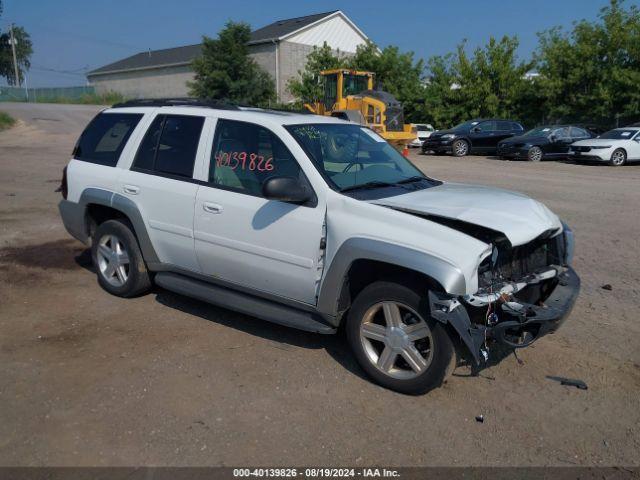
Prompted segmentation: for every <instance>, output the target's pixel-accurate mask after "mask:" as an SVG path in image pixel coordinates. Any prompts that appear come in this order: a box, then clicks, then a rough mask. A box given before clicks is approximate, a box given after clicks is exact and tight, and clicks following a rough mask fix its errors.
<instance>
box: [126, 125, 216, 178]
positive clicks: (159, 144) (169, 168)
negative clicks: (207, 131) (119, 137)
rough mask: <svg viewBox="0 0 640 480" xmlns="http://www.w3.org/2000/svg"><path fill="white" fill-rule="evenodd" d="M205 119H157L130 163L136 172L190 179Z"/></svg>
mask: <svg viewBox="0 0 640 480" xmlns="http://www.w3.org/2000/svg"><path fill="white" fill-rule="evenodd" d="M203 125H204V117H194V116H186V115H159V116H158V117H156V119H155V120H154V121H153V123H152V124H151V126H150V127H149V130H147V134H146V135H145V137H144V139H143V140H142V143H141V144H140V147H139V148H138V153H137V154H136V158H135V160H134V162H133V167H134V168H135V169H137V170H144V171H150V172H157V173H163V174H167V175H171V176H177V177H185V178H191V177H192V176H193V165H194V164H195V161H196V153H197V151H198V143H199V142H200V133H201V132H202V126H203Z"/></svg>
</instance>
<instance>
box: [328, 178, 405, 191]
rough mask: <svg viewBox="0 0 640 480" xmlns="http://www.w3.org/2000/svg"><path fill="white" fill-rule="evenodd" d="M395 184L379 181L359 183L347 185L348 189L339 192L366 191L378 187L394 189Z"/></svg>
mask: <svg viewBox="0 0 640 480" xmlns="http://www.w3.org/2000/svg"><path fill="white" fill-rule="evenodd" d="M395 185H396V184H395V183H392V182H381V181H380V180H373V181H371V182H365V183H361V184H359V185H349V186H348V187H344V188H341V189H340V191H341V192H349V191H351V190H367V189H369V188H379V187H394V186H395Z"/></svg>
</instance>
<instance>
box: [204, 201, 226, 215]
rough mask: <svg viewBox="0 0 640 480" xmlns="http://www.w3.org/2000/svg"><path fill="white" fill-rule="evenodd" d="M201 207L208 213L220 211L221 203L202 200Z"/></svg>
mask: <svg viewBox="0 0 640 480" xmlns="http://www.w3.org/2000/svg"><path fill="white" fill-rule="evenodd" d="M202 209H203V210H204V211H205V212H208V213H222V205H218V204H217V203H209V202H204V203H203V204H202Z"/></svg>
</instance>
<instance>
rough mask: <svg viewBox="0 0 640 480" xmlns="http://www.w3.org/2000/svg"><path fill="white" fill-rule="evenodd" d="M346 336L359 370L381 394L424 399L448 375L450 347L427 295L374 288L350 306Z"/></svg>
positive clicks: (385, 285)
mask: <svg viewBox="0 0 640 480" xmlns="http://www.w3.org/2000/svg"><path fill="white" fill-rule="evenodd" d="M346 333H347V339H348V341H349V345H350V347H351V350H352V351H353V354H354V356H355V358H356V360H357V361H358V363H359V364H360V366H361V367H362V369H363V370H364V371H365V372H366V373H367V374H368V375H369V377H370V378H371V379H372V380H373V381H374V382H375V383H377V384H379V385H381V386H383V387H385V388H389V389H391V390H395V391H397V392H400V393H406V394H411V395H417V394H422V393H426V392H428V391H430V390H432V389H434V388H436V387H439V386H440V385H442V383H443V381H444V380H445V378H446V376H447V374H448V373H450V370H451V369H450V366H451V363H452V360H453V358H454V348H453V343H452V342H451V339H450V338H449V335H448V334H447V332H446V331H445V326H444V325H442V324H441V323H440V322H437V321H436V320H434V319H433V318H431V315H430V314H429V306H428V303H427V302H426V290H425V291H424V292H423V293H421V294H419V293H417V292H416V291H415V290H413V289H411V288H409V287H407V286H405V285H401V284H399V283H392V282H385V281H379V282H375V283H372V284H371V285H369V286H367V287H365V289H364V290H362V292H360V293H359V294H358V296H357V297H356V299H355V301H354V302H353V305H352V306H351V309H350V311H349V315H348V318H347V323H346Z"/></svg>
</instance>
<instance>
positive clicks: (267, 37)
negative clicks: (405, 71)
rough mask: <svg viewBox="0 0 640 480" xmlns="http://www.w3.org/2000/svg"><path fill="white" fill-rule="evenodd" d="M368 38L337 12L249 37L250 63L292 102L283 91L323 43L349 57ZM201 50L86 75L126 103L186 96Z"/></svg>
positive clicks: (144, 57) (150, 56)
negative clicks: (254, 63)
mask: <svg viewBox="0 0 640 480" xmlns="http://www.w3.org/2000/svg"><path fill="white" fill-rule="evenodd" d="M367 40H368V37H367V36H366V35H365V34H364V33H363V32H362V31H361V30H360V29H359V28H358V27H357V26H356V25H355V24H354V23H353V22H352V21H351V20H349V18H348V17H347V16H346V15H345V14H344V13H343V12H342V11H340V10H335V11H332V12H326V13H318V14H314V15H307V16H305V17H298V18H290V19H287V20H279V21H277V22H274V23H272V24H270V25H267V26H265V27H262V28H260V29H258V30H256V31H254V32H252V34H251V40H250V41H249V51H250V55H251V57H253V58H254V60H255V61H256V62H257V63H258V65H260V66H261V67H262V68H263V69H264V70H265V71H267V72H268V73H269V74H270V75H271V76H272V77H273V79H274V81H275V84H276V91H277V95H278V99H279V100H280V101H282V102H288V101H291V100H292V99H293V97H292V96H291V94H290V93H289V91H288V90H287V82H288V81H289V79H291V78H293V77H296V76H297V75H298V71H299V70H302V69H303V68H304V66H305V64H306V61H307V55H308V54H309V53H310V52H311V51H312V50H313V47H316V46H317V47H320V46H322V45H323V43H324V42H326V43H327V44H328V45H329V46H330V47H331V48H332V49H333V50H336V51H337V50H339V51H340V52H341V53H344V54H353V53H355V51H356V48H357V47H358V45H363V44H365V43H366V41H367ZM200 52H201V45H200V44H198V45H188V46H185V47H176V48H168V49H164V50H153V51H151V50H150V51H148V52H141V53H138V54H136V55H133V56H131V57H127V58H124V59H122V60H118V61H117V62H114V63H111V64H109V65H105V66H104V67H100V68H98V69H96V70H93V71H91V72H89V73H88V74H87V79H88V80H89V83H90V84H91V85H93V86H95V88H96V90H97V91H98V92H100V93H102V92H107V91H115V92H119V93H121V94H122V95H124V96H125V97H127V98H158V97H174V98H175V97H186V96H188V88H187V82H188V81H190V80H193V76H194V74H193V70H192V69H191V63H192V62H193V60H194V58H196V57H197V56H198V55H200Z"/></svg>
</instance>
